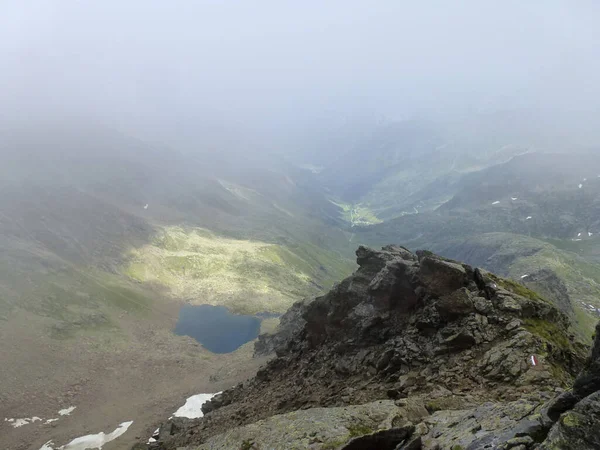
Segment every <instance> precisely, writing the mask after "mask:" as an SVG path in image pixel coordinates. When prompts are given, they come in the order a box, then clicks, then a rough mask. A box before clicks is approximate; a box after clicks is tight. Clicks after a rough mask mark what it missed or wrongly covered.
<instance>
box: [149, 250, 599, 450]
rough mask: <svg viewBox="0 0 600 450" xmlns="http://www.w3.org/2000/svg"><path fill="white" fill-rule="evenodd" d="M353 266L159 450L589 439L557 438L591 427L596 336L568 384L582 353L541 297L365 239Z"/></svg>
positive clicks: (263, 343) (510, 444) (178, 425)
mask: <svg viewBox="0 0 600 450" xmlns="http://www.w3.org/2000/svg"><path fill="white" fill-rule="evenodd" d="M357 262H358V264H359V269H358V270H357V271H356V272H355V273H354V274H353V275H352V276H350V277H349V278H347V279H345V280H344V281H343V282H341V283H340V284H338V285H337V286H335V287H334V288H333V289H332V290H331V291H330V292H329V293H328V294H326V295H324V296H322V297H318V298H316V299H313V300H310V301H304V302H300V303H297V304H296V305H294V306H293V307H292V308H291V309H290V311H288V313H287V314H286V315H284V317H283V318H282V325H281V327H280V330H279V332H278V333H276V334H275V335H272V336H263V337H262V338H261V339H260V340H259V342H258V344H257V347H256V350H257V352H258V353H263V354H264V353H266V352H269V351H271V350H274V351H275V352H276V355H277V356H276V357H275V358H273V359H272V360H271V361H270V362H269V363H268V364H267V365H266V366H264V367H263V368H261V369H260V370H259V372H258V373H257V375H256V377H254V378H253V379H251V380H248V381H247V382H245V383H242V384H240V385H238V386H236V387H234V388H232V389H230V390H227V391H225V392H223V393H222V394H220V395H218V396H216V397H215V398H213V400H212V401H210V402H208V403H206V404H205V405H204V406H203V410H204V412H205V416H204V418H203V419H200V420H192V421H187V420H176V421H174V422H171V423H169V424H168V427H163V428H161V433H160V439H159V442H158V443H157V447H158V448H163V449H172V448H173V449H174V448H182V447H186V448H190V449H193V448H197V449H306V448H311V449H314V450H318V449H323V450H325V449H346V450H350V449H363V448H364V449H367V448H381V449H388V448H389V449H396V448H397V449H420V448H423V449H434V448H442V449H445V448H449V449H454V450H457V449H466V448H468V449H479V448H515V449H519V450H523V449H528V448H535V447H536V446H537V447H539V448H548V449H550V448H578V449H580V448H581V449H584V448H597V447H589V446H588V447H585V446H584V445H583V444H582V445H583V446H579V447H560V446H558V447H557V446H556V445H559V444H556V445H555V444H553V442H561V439H562V440H565V439H567V438H566V437H565V436H567V437H568V436H569V434H568V433H573V432H574V431H573V430H580V429H584V428H585V427H586V426H587V427H588V428H589V427H590V426H593V424H594V423H595V424H596V425H598V423H599V422H598V415H597V413H598V407H600V403H599V402H598V399H597V398H596V397H594V395H596V396H598V395H600V394H598V390H599V389H600V366H599V365H600V358H599V356H600V355H599V354H598V353H599V352H600V343H598V336H597V337H596V341H597V342H596V346H595V347H594V353H593V354H592V357H591V358H590V359H589V360H588V361H587V363H586V365H585V369H584V371H583V372H582V375H580V377H579V378H577V381H576V382H575V384H574V388H573V390H572V391H565V389H566V388H567V387H569V386H570V385H571V384H572V383H573V380H574V377H575V375H576V374H577V373H578V372H579V371H580V369H581V368H582V367H583V363H584V357H585V350H584V349H583V348H581V347H580V346H579V345H578V344H576V343H575V341H574V340H573V337H572V336H569V334H568V332H567V329H568V325H569V323H568V318H567V316H566V315H565V314H564V313H562V312H561V311H560V310H559V309H557V308H556V307H555V306H554V305H553V304H551V303H549V302H547V301H546V300H544V299H543V298H541V297H540V296H538V295H537V294H536V293H534V292H532V291H530V290H529V289H527V288H525V287H524V286H523V285H520V284H516V283H514V282H511V281H509V280H504V279H501V278H498V277H496V276H494V275H493V274H490V273H487V272H485V271H483V270H481V269H475V268H472V267H470V266H468V265H466V264H461V263H458V262H456V261H451V260H448V259H445V258H441V257H439V256H436V255H434V254H432V253H429V252H417V253H416V254H413V253H411V252H410V251H408V250H406V249H405V248H402V247H395V246H388V247H384V248H383V249H382V250H380V251H376V250H372V249H369V248H365V247H360V248H359V249H358V250H357ZM557 394H558V396H557ZM561 414H562V415H561ZM594 414H596V416H594ZM564 417H568V418H569V419H567V420H566V422H565V420H564ZM590 417H591V419H590ZM594 417H595V418H594ZM590 420H591V422H590ZM575 423H576V424H577V426H574V427H571V428H568V427H569V424H571V425H572V424H575ZM590 423H591V425H590ZM565 427H567V428H565ZM575 432H578V431H575ZM596 433H597V432H596ZM588 435H590V434H589V433H587V434H586V435H584V436H578V438H579V439H580V440H581V442H584V441H585V440H586V439H588ZM590 436H592V437H591V438H592V439H593V438H594V433H593V432H592V433H591V435H590ZM569 439H570V440H572V439H571V438H570V437H568V440H569ZM584 443H585V442H584ZM552 445H554V447H553V446H552ZM561 445H562V444H561Z"/></svg>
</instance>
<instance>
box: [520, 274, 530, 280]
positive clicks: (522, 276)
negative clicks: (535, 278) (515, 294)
mask: <svg viewBox="0 0 600 450" xmlns="http://www.w3.org/2000/svg"><path fill="white" fill-rule="evenodd" d="M528 276H529V274H526V275H521V280H522V279H523V278H527V277H528Z"/></svg>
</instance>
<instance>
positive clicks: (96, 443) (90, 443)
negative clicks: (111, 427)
mask: <svg viewBox="0 0 600 450" xmlns="http://www.w3.org/2000/svg"><path fill="white" fill-rule="evenodd" d="M132 423H133V421H132V422H123V423H122V424H120V425H119V426H118V427H117V428H116V430H115V431H113V432H112V433H109V434H105V433H104V432H100V433H98V434H88V435H87V436H82V437H78V438H75V439H73V440H72V441H71V442H69V443H68V444H66V445H61V446H60V447H56V449H55V448H54V447H53V444H52V441H48V442H46V443H45V444H44V445H43V446H42V448H40V450H88V449H92V450H93V449H101V448H102V446H103V445H104V444H106V443H108V442H110V441H114V440H115V439H116V438H118V437H119V436H121V435H122V434H124V433H125V432H126V431H127V429H128V428H129V427H130V426H131V424H132Z"/></svg>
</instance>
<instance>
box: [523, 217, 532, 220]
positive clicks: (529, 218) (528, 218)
mask: <svg viewBox="0 0 600 450" xmlns="http://www.w3.org/2000/svg"><path fill="white" fill-rule="evenodd" d="M531 219H533V217H531V216H527V219H525V220H531Z"/></svg>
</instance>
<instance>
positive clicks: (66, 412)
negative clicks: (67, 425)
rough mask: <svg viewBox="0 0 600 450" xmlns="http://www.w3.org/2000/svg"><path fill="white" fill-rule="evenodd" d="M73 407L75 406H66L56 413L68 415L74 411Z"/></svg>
mask: <svg viewBox="0 0 600 450" xmlns="http://www.w3.org/2000/svg"><path fill="white" fill-rule="evenodd" d="M75 408H77V406H69V407H68V408H65V409H61V410H60V411H58V414H60V415H61V416H69V415H70V414H71V413H72V412H73V411H75Z"/></svg>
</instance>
